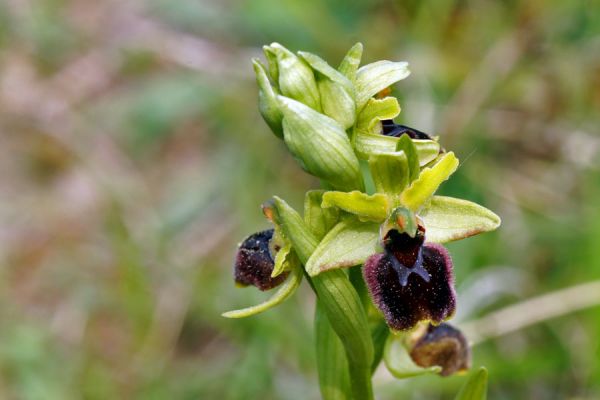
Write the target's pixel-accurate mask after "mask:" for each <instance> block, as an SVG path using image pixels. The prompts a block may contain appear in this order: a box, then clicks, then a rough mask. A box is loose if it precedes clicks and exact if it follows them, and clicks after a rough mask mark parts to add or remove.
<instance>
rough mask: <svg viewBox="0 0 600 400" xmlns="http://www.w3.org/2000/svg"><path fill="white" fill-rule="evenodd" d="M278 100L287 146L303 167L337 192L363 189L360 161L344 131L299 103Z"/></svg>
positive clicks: (281, 98) (282, 99)
mask: <svg viewBox="0 0 600 400" xmlns="http://www.w3.org/2000/svg"><path fill="white" fill-rule="evenodd" d="M278 98H279V102H280V105H281V110H282V111H283V115H284V118H283V134H284V140H285V144H286V145H287V147H288V149H289V150H290V152H291V153H292V155H294V157H295V158H296V159H297V160H298V161H299V162H300V164H301V166H302V168H303V169H304V170H305V171H307V172H308V173H310V174H312V175H315V176H317V177H319V178H321V179H323V180H325V181H327V182H328V183H330V184H331V185H332V186H333V187H335V188H336V189H341V190H352V189H358V188H362V187H363V183H362V176H361V174H360V166H359V163H358V159H357V158H356V155H355V154H354V151H353V149H352V145H351V144H350V140H349V139H348V135H347V134H346V132H345V131H344V129H343V128H342V127H341V126H340V125H339V124H338V123H337V122H336V121H335V120H333V119H331V118H329V117H327V116H325V115H323V114H321V113H318V112H316V111H315V110H313V109H311V108H309V107H307V106H305V105H304V104H302V103H300V102H298V101H295V100H292V99H289V98H287V97H284V96H279V97H278Z"/></svg>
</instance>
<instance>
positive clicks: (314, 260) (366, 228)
mask: <svg viewBox="0 0 600 400" xmlns="http://www.w3.org/2000/svg"><path fill="white" fill-rule="evenodd" d="M378 249H379V224H377V223H365V222H360V221H359V220H357V219H355V218H346V219H344V220H342V221H341V222H338V224H337V225H336V226H334V227H333V229H331V230H330V231H329V233H327V235H325V237H324V238H323V240H321V243H319V245H318V246H317V248H316V249H315V251H314V253H313V254H312V255H311V256H310V258H309V259H308V261H307V263H306V272H308V274H309V275H310V276H315V275H318V274H319V273H321V272H323V271H327V270H331V269H338V268H346V267H352V266H353V265H359V264H362V263H364V262H365V260H366V259H367V258H369V257H370V256H371V255H373V254H375V253H377V251H378Z"/></svg>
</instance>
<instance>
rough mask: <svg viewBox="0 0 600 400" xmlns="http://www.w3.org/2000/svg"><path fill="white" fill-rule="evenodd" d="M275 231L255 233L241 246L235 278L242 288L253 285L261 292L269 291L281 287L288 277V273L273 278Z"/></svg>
mask: <svg viewBox="0 0 600 400" xmlns="http://www.w3.org/2000/svg"><path fill="white" fill-rule="evenodd" d="M272 239H273V229H269V230H266V231H262V232H258V233H254V234H252V235H250V236H248V237H247V238H246V240H244V241H243V242H242V244H241V245H240V247H239V249H238V252H237V255H236V257H235V266H234V277H235V281H236V283H238V284H239V285H241V286H248V285H253V286H256V287H257V288H258V289H260V290H263V291H264V290H269V289H272V288H274V287H276V286H279V285H280V284H281V283H283V281H285V279H286V278H287V276H288V272H284V273H282V274H281V275H278V276H276V277H275V278H271V273H272V272H273V267H274V266H275V263H274V254H271V253H272V250H271V247H272V246H271V240H272Z"/></svg>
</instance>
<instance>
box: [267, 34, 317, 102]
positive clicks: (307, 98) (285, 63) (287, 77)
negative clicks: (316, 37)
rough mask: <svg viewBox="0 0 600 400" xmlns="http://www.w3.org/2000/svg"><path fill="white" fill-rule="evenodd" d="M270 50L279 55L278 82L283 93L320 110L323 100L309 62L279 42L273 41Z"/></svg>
mask: <svg viewBox="0 0 600 400" xmlns="http://www.w3.org/2000/svg"><path fill="white" fill-rule="evenodd" d="M269 52H271V53H273V54H275V56H276V57H277V71H278V76H279V78H278V83H279V90H280V91H281V93H282V94H283V95H284V96H287V97H290V98H292V99H295V100H298V101H300V102H301V103H304V104H306V105H307V106H309V107H311V108H312V109H314V110H317V111H320V110H321V101H320V99H319V89H318V88H317V81H316V80H315V75H314V74H313V71H312V69H311V68H310V67H309V66H308V64H306V62H305V61H304V60H302V59H300V58H299V57H298V56H297V55H295V54H294V53H292V52H291V51H289V50H288V49H286V48H285V47H283V46H282V45H280V44H279V43H272V44H271V45H270V46H269Z"/></svg>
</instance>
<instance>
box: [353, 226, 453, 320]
mask: <svg viewBox="0 0 600 400" xmlns="http://www.w3.org/2000/svg"><path fill="white" fill-rule="evenodd" d="M403 235H404V236H403ZM422 240H423V239H422V238H421V237H419V235H417V236H416V237H415V238H410V237H409V236H408V235H407V234H398V235H394V236H392V237H391V241H390V242H387V243H386V244H385V248H386V251H385V253H382V254H375V255H373V256H371V257H370V258H369V259H368V260H367V261H366V263H365V266H364V268H363V276H364V279H365V282H366V284H367V288H368V289H369V293H370V295H371V298H372V299H373V302H374V303H375V305H376V306H377V307H378V308H379V309H380V310H381V312H382V313H383V315H384V317H385V320H386V322H387V324H388V325H389V326H390V327H391V328H392V329H395V330H399V331H403V330H408V329H411V328H413V327H414V326H415V325H416V324H417V323H419V322H420V321H427V320H430V321H432V322H434V323H440V322H442V321H444V320H446V319H448V318H449V317H451V316H452V314H454V311H455V309H456V293H455V291H454V277H453V274H452V260H451V259H450V255H449V254H448V251H447V250H446V249H445V248H444V247H443V246H441V245H438V244H431V243H428V244H425V245H423V244H422V243H423V241H422ZM419 254H420V257H419ZM398 265H400V267H399V266H398ZM427 277H428V278H429V279H427Z"/></svg>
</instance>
